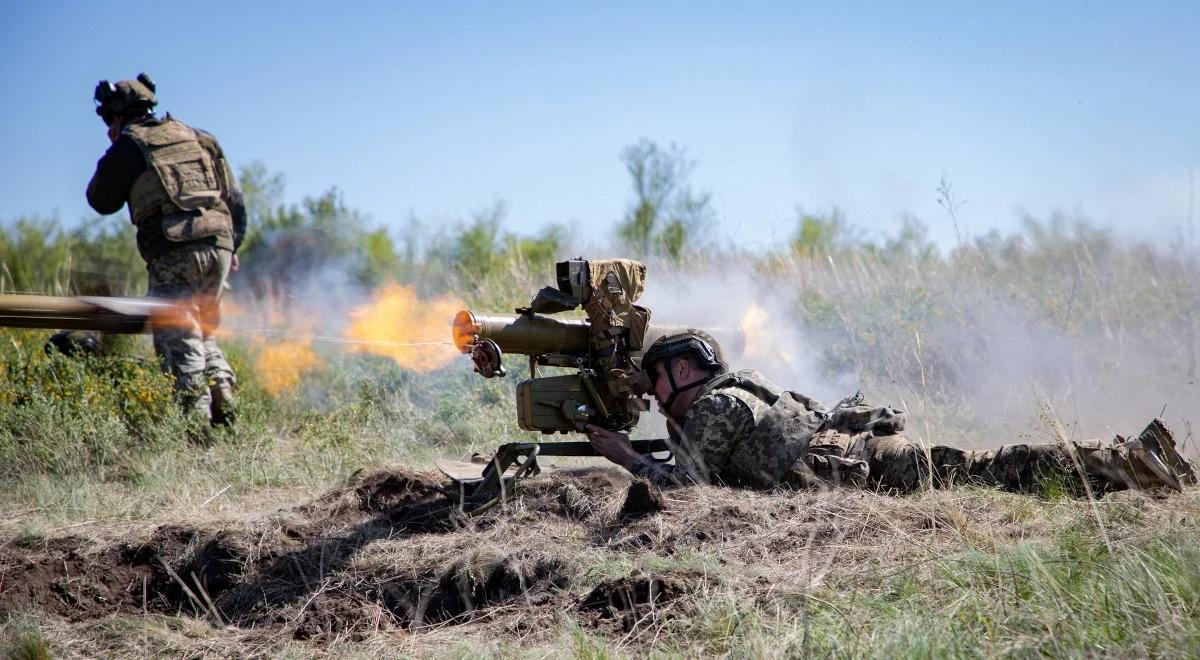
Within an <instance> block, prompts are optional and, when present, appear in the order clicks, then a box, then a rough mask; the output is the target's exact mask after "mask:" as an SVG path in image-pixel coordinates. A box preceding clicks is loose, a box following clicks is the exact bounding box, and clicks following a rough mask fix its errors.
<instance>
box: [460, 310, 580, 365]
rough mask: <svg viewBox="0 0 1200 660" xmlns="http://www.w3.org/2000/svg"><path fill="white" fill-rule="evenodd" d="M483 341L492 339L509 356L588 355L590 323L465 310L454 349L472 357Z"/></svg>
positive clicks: (529, 315)
mask: <svg viewBox="0 0 1200 660" xmlns="http://www.w3.org/2000/svg"><path fill="white" fill-rule="evenodd" d="M479 339H491V340H492V341H494V342H496V344H497V345H499V346H500V350H502V351H504V352H505V353H523V354H525V355H547V354H556V355H587V351H588V324H587V322H586V321H582V320H575V319H568V320H561V319H552V318H550V317H547V316H540V315H537V314H514V315H500V314H491V315H487V316H485V315H482V314H475V313H474V312H470V311H467V310H463V311H461V312H459V313H458V314H456V315H455V316H454V345H455V346H457V347H458V350H460V351H462V352H463V353H470V352H471V347H472V345H473V344H474V343H475V342H476V341H477V340H479Z"/></svg>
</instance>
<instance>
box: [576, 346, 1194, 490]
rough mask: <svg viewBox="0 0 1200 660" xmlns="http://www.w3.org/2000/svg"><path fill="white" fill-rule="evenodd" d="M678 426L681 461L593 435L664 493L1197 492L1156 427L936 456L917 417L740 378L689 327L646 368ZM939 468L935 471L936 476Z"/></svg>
mask: <svg viewBox="0 0 1200 660" xmlns="http://www.w3.org/2000/svg"><path fill="white" fill-rule="evenodd" d="M642 369H643V370H646V371H647V372H648V374H649V375H650V377H651V379H652V381H653V383H654V389H653V393H654V398H655V399H657V400H658V402H659V405H660V409H661V410H662V411H663V414H664V415H666V417H667V426H668V428H669V433H670V437H671V440H672V441H673V446H674V448H675V452H674V453H675V464H674V465H671V464H664V463H657V462H655V461H654V460H652V459H651V458H650V457H648V456H644V455H642V454H638V453H636V452H634V451H633V449H632V448H631V446H630V444H629V437H628V436H627V435H625V434H624V433H615V432H612V431H608V430H606V429H603V428H600V427H596V426H589V427H588V439H589V440H590V441H591V443H592V445H593V446H594V447H595V449H596V451H597V452H598V453H599V454H601V455H602V456H604V457H606V458H608V459H609V460H610V461H612V462H614V463H616V464H618V465H621V466H622V467H624V468H626V469H628V470H629V471H630V472H632V473H633V474H635V475H638V476H641V477H645V478H646V479H648V480H650V481H651V482H653V483H655V484H657V485H659V486H664V487H667V486H677V485H685V484H689V483H701V484H704V483H709V484H724V485H730V486H740V487H746V488H758V489H768V488H773V487H777V486H791V487H821V486H827V485H843V486H857V487H868V488H875V489H882V490H888V491H896V492H911V491H913V490H915V489H917V488H918V487H920V486H921V484H922V483H928V482H929V477H930V476H932V483H933V484H934V485H938V486H948V485H950V484H952V483H955V482H960V483H961V482H968V481H970V482H973V483H982V484H986V485H994V486H999V487H1001V488H1004V489H1006V490H1011V491H1026V492H1027V491H1030V490H1033V489H1036V488H1037V487H1038V486H1039V485H1040V484H1041V483H1043V482H1044V480H1046V479H1054V480H1056V481H1058V482H1059V483H1062V484H1064V485H1067V486H1084V485H1085V481H1084V480H1083V479H1082V478H1081V476H1083V475H1086V485H1087V486H1088V487H1090V488H1091V489H1092V490H1093V492H1094V493H1095V494H1101V493H1104V492H1108V491H1112V490H1124V489H1128V488H1142V489H1150V488H1169V489H1172V490H1182V487H1183V485H1185V484H1194V483H1196V474H1195V471H1194V468H1193V467H1192V465H1191V463H1189V462H1188V460H1187V459H1186V458H1184V457H1183V456H1182V455H1181V454H1180V453H1179V452H1178V450H1177V449H1176V447H1175V442H1174V439H1173V438H1172V436H1171V432H1170V431H1169V430H1168V429H1167V428H1166V426H1164V425H1163V423H1162V421H1161V420H1158V419H1155V420H1154V421H1152V422H1151V423H1150V425H1149V426H1147V427H1146V429H1145V430H1144V431H1142V433H1141V434H1140V435H1139V436H1137V437H1136V438H1123V437H1121V436H1117V437H1116V438H1115V439H1114V440H1113V441H1112V442H1101V441H1097V440H1090V441H1083V442H1072V443H1070V444H1069V445H1068V444H1067V443H1063V444H1016V445H1005V446H1003V447H1000V448H998V449H991V450H983V451H971V450H963V449H955V448H953V447H944V446H935V447H931V448H930V451H929V453H928V454H926V453H925V451H923V450H922V448H921V447H920V445H918V444H917V443H916V442H914V441H913V440H910V439H909V438H907V437H905V436H904V435H902V434H901V432H902V431H903V430H904V419H905V414H904V413H903V412H899V411H896V410H893V409H891V408H888V407H870V406H865V405H862V397H861V394H860V395H856V396H855V397H850V398H848V399H847V400H844V401H842V402H841V403H839V404H838V405H837V406H835V407H834V408H833V409H828V408H826V407H824V406H822V405H821V404H820V403H818V402H817V401H814V400H813V399H810V398H808V397H806V396H804V395H802V394H797V393H795V392H788V391H783V390H781V389H780V388H778V387H777V386H775V385H774V384H773V383H771V382H770V381H768V380H767V379H766V378H764V377H763V376H762V375H761V374H759V373H758V372H755V371H739V372H736V373H729V371H728V366H727V364H726V362H725V359H724V356H723V354H722V352H721V348H720V346H719V345H718V344H717V342H716V340H714V339H713V338H712V337H711V336H709V335H708V334H706V333H704V332H701V331H694V330H689V331H685V332H681V333H678V334H673V335H667V336H665V337H662V338H661V339H659V340H658V341H656V342H655V343H654V344H653V345H652V346H651V347H650V348H649V350H647V351H646V354H645V356H644V357H643V360H642ZM931 470H932V474H931V472H930V471H931Z"/></svg>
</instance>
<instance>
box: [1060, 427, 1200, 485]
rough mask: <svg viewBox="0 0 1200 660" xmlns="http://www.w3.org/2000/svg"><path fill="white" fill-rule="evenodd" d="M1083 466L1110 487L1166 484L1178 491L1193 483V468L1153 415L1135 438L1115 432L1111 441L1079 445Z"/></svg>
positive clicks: (1172, 438)
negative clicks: (1116, 434) (1107, 444)
mask: <svg viewBox="0 0 1200 660" xmlns="http://www.w3.org/2000/svg"><path fill="white" fill-rule="evenodd" d="M1079 454H1080V458H1081V459H1082V461H1083V466H1084V469H1085V470H1086V471H1087V472H1088V474H1090V475H1094V476H1099V477H1102V478H1104V479H1105V480H1106V481H1108V482H1109V484H1110V485H1111V486H1113V487H1114V488H1113V489H1114V490H1120V489H1122V488H1131V489H1136V490H1151V489H1157V488H1167V489H1170V490H1174V491H1182V490H1183V487H1184V486H1185V485H1192V484H1195V483H1196V470H1195V468H1194V467H1193V466H1192V464H1191V462H1190V461H1189V460H1188V459H1186V458H1184V457H1183V455H1182V454H1180V453H1179V450H1178V449H1177V448H1176V446H1175V438H1174V437H1173V436H1172V435H1171V431H1170V429H1168V428H1167V427H1166V425H1165V424H1163V422H1162V420H1161V419H1155V420H1154V421H1152V422H1150V424H1149V425H1147V426H1146V428H1145V430H1143V431H1142V432H1141V433H1140V434H1139V435H1138V436H1137V437H1136V438H1126V437H1123V436H1119V435H1118V436H1117V437H1116V438H1115V439H1114V440H1113V442H1112V445H1111V446H1109V447H1104V446H1103V445H1096V446H1094V447H1093V446H1087V445H1084V446H1079Z"/></svg>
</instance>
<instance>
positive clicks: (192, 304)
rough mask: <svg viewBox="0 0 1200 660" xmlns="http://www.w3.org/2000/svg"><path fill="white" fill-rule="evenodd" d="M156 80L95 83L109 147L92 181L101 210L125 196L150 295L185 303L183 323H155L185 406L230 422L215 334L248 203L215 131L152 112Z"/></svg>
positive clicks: (228, 385)
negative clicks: (214, 134) (144, 267)
mask: <svg viewBox="0 0 1200 660" xmlns="http://www.w3.org/2000/svg"><path fill="white" fill-rule="evenodd" d="M155 91H156V87H155V84H154V82H153V81H152V80H151V79H150V77H149V76H147V75H146V74H144V73H141V74H138V76H137V78H136V79H134V80H122V81H119V82H117V83H116V84H113V83H110V82H108V81H107V80H102V81H100V83H99V84H98V85H96V90H95V102H96V114H97V115H99V116H100V118H101V119H102V120H103V121H104V124H105V126H106V127H107V128H108V138H109V141H110V142H111V143H112V146H110V147H109V148H108V151H106V152H105V154H104V156H103V157H102V158H100V161H99V162H98V163H97V164H96V172H95V174H93V175H92V179H91V182H90V183H89V184H88V187H87V199H88V204H90V205H91V207H92V208H93V209H95V210H96V212H98V213H103V214H108V213H116V212H117V211H119V210H120V209H121V207H122V206H124V205H126V204H128V206H129V218H130V221H131V222H132V223H133V224H134V225H135V226H136V227H137V245H138V251H139V253H140V254H141V256H142V258H143V259H145V261H146V269H147V271H148V275H149V293H148V295H149V296H151V297H157V298H168V299H172V300H176V301H179V302H180V303H181V304H184V305H186V307H187V312H186V313H185V314H183V316H182V318H180V319H178V322H173V323H171V324H168V325H166V326H161V327H160V326H156V327H155V328H154V349H155V352H156V353H157V354H158V356H159V359H160V360H161V362H162V365H163V370H164V371H166V372H168V373H170V374H171V375H172V376H173V378H174V380H175V394H176V398H177V399H178V401H179V403H180V405H181V406H182V407H183V409H184V411H185V413H188V414H195V415H197V416H199V417H201V418H203V419H206V420H208V421H210V422H211V423H213V424H228V423H230V422H231V421H232V415H233V405H234V395H233V390H234V385H235V383H236V377H235V376H234V373H233V369H232V368H231V367H230V366H229V363H228V361H226V359H225V356H224V354H223V353H222V352H221V349H220V347H219V346H218V345H217V342H216V340H215V338H214V336H213V332H214V331H215V329H216V327H217V325H218V324H219V323H220V316H221V307H220V305H221V294H222V291H223V289H224V287H225V281H226V278H227V277H228V276H229V273H230V272H231V271H236V270H237V267H238V260H237V250H238V248H239V247H240V246H241V243H242V239H243V237H244V236H245V232H246V209H245V205H244V203H243V200H242V193H241V190H240V188H239V187H238V184H237V181H236V179H234V176H233V173H232V172H231V171H230V168H229V164H228V162H227V161H226V159H225V155H224V152H223V151H222V150H221V147H220V145H219V144H218V143H217V140H216V138H215V137H213V136H212V135H211V134H209V133H206V132H204V131H201V130H197V129H194V128H192V127H190V126H188V125H187V124H184V123H183V122H181V121H179V120H177V119H175V118H173V117H172V116H171V115H170V114H167V115H166V116H165V117H163V118H161V119H160V118H159V117H157V116H156V115H155V114H154V107H155V105H157V103H158V99H157V97H156V96H155Z"/></svg>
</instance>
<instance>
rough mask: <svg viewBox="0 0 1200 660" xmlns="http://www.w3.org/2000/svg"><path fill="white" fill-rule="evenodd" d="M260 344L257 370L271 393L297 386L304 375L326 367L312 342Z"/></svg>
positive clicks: (280, 392) (260, 379) (255, 361)
mask: <svg viewBox="0 0 1200 660" xmlns="http://www.w3.org/2000/svg"><path fill="white" fill-rule="evenodd" d="M258 343H259V347H258V355H257V356H255V359H254V370H255V374H256V375H257V377H258V380H259V381H260V382H262V385H263V389H265V390H266V391H267V394H270V395H271V396H279V395H280V394H283V393H284V392H288V391H291V390H293V389H295V388H296V386H297V385H299V384H300V376H301V375H302V374H304V373H305V372H311V371H319V370H321V369H323V368H324V366H325V365H324V363H323V362H322V361H321V358H319V357H317V354H316V353H315V352H313V349H312V342H309V341H303V340H302V341H291V340H280V341H271V342H258Z"/></svg>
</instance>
